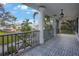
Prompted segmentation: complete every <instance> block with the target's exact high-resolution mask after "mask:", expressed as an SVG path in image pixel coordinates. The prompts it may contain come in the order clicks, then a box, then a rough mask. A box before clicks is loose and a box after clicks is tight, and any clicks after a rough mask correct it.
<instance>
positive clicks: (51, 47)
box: [24, 34, 79, 56]
mask: <svg viewBox="0 0 79 59" xmlns="http://www.w3.org/2000/svg"><path fill="white" fill-rule="evenodd" d="M24 56H79V42H78V41H77V39H76V38H75V35H68V34H58V35H57V36H56V37H54V38H52V39H51V40H48V41H47V42H46V43H45V44H43V45H39V46H37V47H35V48H33V49H31V50H29V51H25V53H24Z"/></svg>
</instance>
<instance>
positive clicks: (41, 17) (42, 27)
mask: <svg viewBox="0 0 79 59" xmlns="http://www.w3.org/2000/svg"><path fill="white" fill-rule="evenodd" d="M39 11H40V13H39V16H40V17H39V30H40V35H39V43H40V44H44V34H43V33H44V32H43V31H44V26H43V25H44V11H45V8H44V7H40V8H39Z"/></svg>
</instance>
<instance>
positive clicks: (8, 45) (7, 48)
mask: <svg viewBox="0 0 79 59" xmlns="http://www.w3.org/2000/svg"><path fill="white" fill-rule="evenodd" d="M7 53H8V55H9V36H8V35H7Z"/></svg>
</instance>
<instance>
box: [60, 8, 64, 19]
mask: <svg viewBox="0 0 79 59" xmlns="http://www.w3.org/2000/svg"><path fill="white" fill-rule="evenodd" d="M60 17H61V18H63V17H64V13H63V9H61V13H60Z"/></svg>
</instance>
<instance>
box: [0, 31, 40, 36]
mask: <svg viewBox="0 0 79 59" xmlns="http://www.w3.org/2000/svg"><path fill="white" fill-rule="evenodd" d="M30 32H39V30H36V31H27V32H16V33H5V34H0V36H8V35H17V34H26V33H30Z"/></svg>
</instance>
